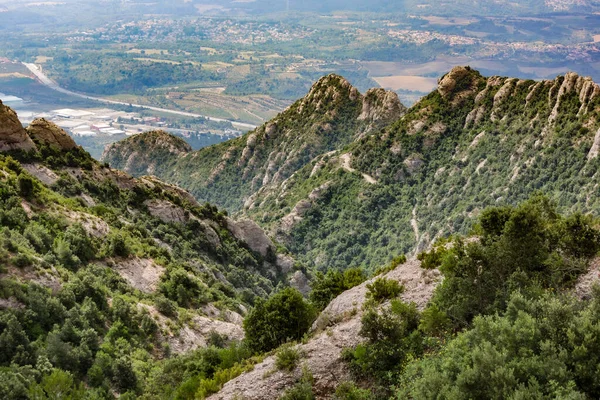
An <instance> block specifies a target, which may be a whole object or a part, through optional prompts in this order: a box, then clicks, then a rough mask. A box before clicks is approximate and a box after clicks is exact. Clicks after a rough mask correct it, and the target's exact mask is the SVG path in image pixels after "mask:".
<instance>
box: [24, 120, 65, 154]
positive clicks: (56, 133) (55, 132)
mask: <svg viewBox="0 0 600 400" xmlns="http://www.w3.org/2000/svg"><path fill="white" fill-rule="evenodd" d="M26 130H27V134H28V135H29V137H30V138H31V139H33V140H34V141H35V142H37V143H42V144H45V145H48V146H55V147H58V148H59V149H61V150H71V149H74V148H75V147H77V144H76V143H75V141H74V140H73V139H72V138H71V136H69V134H67V132H65V131H64V130H62V129H61V128H59V127H58V126H56V124H54V123H53V122H50V121H47V120H45V119H44V118H37V119H35V120H33V121H32V122H31V123H30V124H29V125H28V126H27V129H26Z"/></svg>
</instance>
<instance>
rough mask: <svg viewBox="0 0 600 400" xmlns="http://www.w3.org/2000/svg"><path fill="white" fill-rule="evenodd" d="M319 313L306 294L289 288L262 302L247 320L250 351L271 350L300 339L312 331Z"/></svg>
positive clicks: (257, 304)
mask: <svg viewBox="0 0 600 400" xmlns="http://www.w3.org/2000/svg"><path fill="white" fill-rule="evenodd" d="M315 314H316V313H315V310H314V308H313V307H312V305H311V304H310V303H308V302H307V301H306V300H305V299H304V298H303V297H302V294H301V293H300V292H299V291H298V290H296V289H293V288H286V289H283V290H282V291H280V292H278V293H276V294H274V295H273V296H272V297H271V298H269V299H268V300H267V301H263V300H258V301H257V302H256V305H255V307H254V309H252V311H250V313H249V314H248V316H247V317H246V319H244V331H245V332H246V340H247V342H248V345H249V346H250V348H251V349H252V350H254V351H257V352H264V351H269V350H271V349H274V348H276V347H278V346H279V345H281V344H283V343H285V342H286V341H288V340H299V339H301V338H302V336H303V335H304V334H305V333H306V332H307V331H308V329H309V328H310V326H311V324H312V322H313V320H314V317H315Z"/></svg>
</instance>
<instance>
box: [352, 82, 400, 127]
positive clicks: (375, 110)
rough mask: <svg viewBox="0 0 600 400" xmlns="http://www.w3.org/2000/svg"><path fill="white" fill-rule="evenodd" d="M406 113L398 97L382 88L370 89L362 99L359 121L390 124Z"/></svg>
mask: <svg viewBox="0 0 600 400" xmlns="http://www.w3.org/2000/svg"><path fill="white" fill-rule="evenodd" d="M404 113H406V107H405V106H404V105H403V104H402V103H401V102H400V99H399V98H398V95H397V94H396V93H395V92H392V91H390V90H385V89H382V88H376V89H370V90H368V91H367V93H366V94H365V96H364V98H363V106H362V112H361V114H360V116H359V117H358V119H359V120H367V121H373V122H381V123H390V122H393V121H395V120H397V119H398V118H400V117H401V116H402V115H403V114H404Z"/></svg>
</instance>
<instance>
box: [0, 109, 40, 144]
mask: <svg viewBox="0 0 600 400" xmlns="http://www.w3.org/2000/svg"><path fill="white" fill-rule="evenodd" d="M34 149H35V144H34V143H33V141H32V140H31V138H30V137H29V136H28V135H27V131H26V130H25V129H23V125H21V121H19V118H18V117H17V113H15V112H14V111H13V110H12V109H11V108H10V107H7V106H5V105H4V104H2V101H0V151H9V150H25V151H29V150H34Z"/></svg>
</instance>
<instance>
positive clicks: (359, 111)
mask: <svg viewBox="0 0 600 400" xmlns="http://www.w3.org/2000/svg"><path fill="white" fill-rule="evenodd" d="M404 111H405V107H404V106H403V105H402V104H401V103H400V101H399V99H398V96H397V95H396V94H395V93H392V92H386V91H384V90H383V89H374V90H371V91H369V92H368V93H367V94H366V95H364V96H363V95H361V94H360V93H359V92H358V90H357V89H356V88H354V87H353V86H352V85H351V84H350V83H349V82H348V81H347V80H346V79H344V78H342V77H340V76H338V75H328V76H325V77H323V78H321V79H320V80H319V81H317V82H316V83H315V84H314V85H313V86H312V88H311V90H310V91H309V93H308V94H307V95H306V96H305V97H304V98H302V99H300V100H298V101H297V102H295V103H294V104H292V105H291V106H290V107H288V108H287V109H286V110H285V111H283V112H282V113H281V114H279V115H278V116H277V117H275V118H274V119H273V120H272V121H270V122H268V123H266V124H264V125H263V126H261V127H259V128H257V129H256V130H254V131H252V132H250V133H247V134H246V135H244V136H242V137H240V138H237V139H233V140H231V141H228V142H226V143H222V144H219V145H216V146H211V147H210V149H209V150H205V151H202V150H200V151H196V152H193V153H189V154H185V155H183V156H182V157H171V159H170V160H169V161H167V163H166V164H168V165H169V167H168V169H169V171H168V172H167V171H165V172H164V174H163V175H161V176H163V178H166V179H167V180H169V181H171V182H177V183H179V184H185V183H189V185H186V186H187V187H188V189H189V190H190V191H191V192H192V193H193V194H194V195H195V196H196V197H197V198H199V199H201V200H207V201H211V202H216V204H220V205H221V206H227V207H228V208H229V209H230V210H232V211H235V210H239V209H241V208H242V206H243V204H244V202H245V201H246V200H247V198H248V197H249V196H251V195H252V194H253V193H254V192H256V191H257V190H259V189H260V188H262V187H265V186H269V185H273V184H277V183H279V182H282V181H283V180H285V179H287V178H288V177H289V176H290V175H292V174H293V173H294V172H295V171H296V170H297V169H299V168H300V167H302V166H303V165H305V164H306V163H307V162H309V161H310V160H311V159H313V158H314V157H315V156H317V155H319V154H321V153H323V152H328V151H332V150H334V149H336V148H337V147H340V146H345V145H347V144H348V143H350V142H351V141H352V140H353V139H355V138H356V137H358V136H360V135H362V134H365V133H367V132H370V131H373V130H376V129H377V128H378V127H380V126H383V125H385V124H386V123H389V121H391V120H394V119H395V118H397V117H399V116H400V115H401V114H402V113H403V112H404ZM298 122H299V123H300V125H298ZM135 140H136V139H135V138H130V139H128V140H126V141H125V143H124V144H116V145H112V146H109V147H108V148H107V150H106V153H105V155H106V157H104V158H103V160H105V161H108V162H109V163H111V164H112V165H113V166H114V167H116V168H122V167H123V165H124V164H123V161H122V160H123V157H122V156H119V155H118V152H119V148H122V147H123V146H124V145H127V144H129V145H133V146H134V147H135V144H134V143H133V142H134V141H135ZM148 151H149V152H150V154H155V153H156V152H161V151H162V150H161V149H160V148H151V149H149V150H148ZM199 158H200V159H201V162H202V165H201V166H200V168H194V167H192V166H193V165H195V163H197V161H198V159H199ZM190 168H193V169H194V172H193V173H192V174H191V175H190V176H187V175H184V173H185V171H187V170H189V169H190ZM143 172H149V171H147V170H146V171H143ZM140 173H142V171H140ZM196 177H197V179H196Z"/></svg>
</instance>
